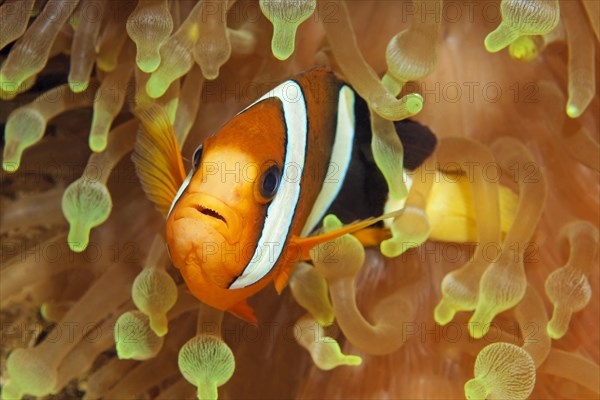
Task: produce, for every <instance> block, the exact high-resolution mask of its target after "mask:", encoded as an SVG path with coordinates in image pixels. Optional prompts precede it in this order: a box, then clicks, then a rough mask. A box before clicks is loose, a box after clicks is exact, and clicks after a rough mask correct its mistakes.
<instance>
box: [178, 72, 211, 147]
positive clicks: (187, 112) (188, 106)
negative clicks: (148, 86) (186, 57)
mask: <svg viewBox="0 0 600 400" xmlns="http://www.w3.org/2000/svg"><path fill="white" fill-rule="evenodd" d="M203 84H204V76H203V75H202V72H201V71H200V68H199V67H198V66H196V65H194V66H192V69H191V70H190V72H189V73H188V74H187V75H186V77H185V80H184V81H183V85H182V87H181V94H180V96H179V103H178V105H177V112H176V114H175V122H174V123H173V131H174V132H175V137H176V138H177V144H178V145H179V148H180V149H181V148H182V147H183V144H184V143H185V139H186V138H187V135H188V133H190V130H191V129H192V126H193V124H194V121H195V120H196V115H197V114H198V109H199V107H200V99H201V98H202V85H203Z"/></svg>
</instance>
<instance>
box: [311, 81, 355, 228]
mask: <svg viewBox="0 0 600 400" xmlns="http://www.w3.org/2000/svg"><path fill="white" fill-rule="evenodd" d="M354 131H355V125H354V92H353V91H352V89H350V88H349V87H348V86H342V88H341V89H340V92H339V100H338V110H337V124H336V129H335V138H334V142H333V147H332V149H331V158H330V159H329V166H328V167H327V174H326V175H325V177H324V180H323V186H322V187H321V191H320V192H319V195H318V196H317V199H316V200H315V204H314V206H313V208H312V210H311V211H310V215H309V216H308V219H307V220H306V223H305V224H304V228H302V232H301V234H300V235H301V236H307V235H308V234H310V233H311V232H312V231H313V229H315V227H316V226H317V225H318V224H319V222H321V219H323V216H324V215H325V213H326V212H327V210H328V209H329V207H331V204H332V203H333V201H334V200H335V198H336V197H337V196H338V194H339V193H340V190H341V189H342V186H343V184H344V180H345V179H346V173H347V172H348V167H349V166H350V160H351V158H352V146H353V144H354Z"/></svg>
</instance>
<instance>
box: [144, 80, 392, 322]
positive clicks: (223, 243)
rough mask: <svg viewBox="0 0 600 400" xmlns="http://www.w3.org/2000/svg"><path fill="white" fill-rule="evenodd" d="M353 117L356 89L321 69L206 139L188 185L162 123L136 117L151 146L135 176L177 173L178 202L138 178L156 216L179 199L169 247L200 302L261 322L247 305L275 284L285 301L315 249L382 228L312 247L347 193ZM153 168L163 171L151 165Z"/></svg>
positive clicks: (166, 126) (148, 116)
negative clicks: (292, 278)
mask: <svg viewBox="0 0 600 400" xmlns="http://www.w3.org/2000/svg"><path fill="white" fill-rule="evenodd" d="M354 109H355V93H354V91H353V90H352V89H351V88H350V87H348V86H347V85H345V84H344V83H343V82H342V81H340V80H339V79H337V78H336V77H335V75H334V74H333V73H331V72H329V71H328V70H326V69H324V68H319V69H314V70H312V71H309V72H307V73H305V74H303V75H300V76H298V77H296V78H295V79H293V80H289V81H286V82H284V83H282V84H281V85H279V86H277V87H276V88H275V89H273V90H272V91H270V92H269V93H267V94H266V95H264V96H263V97H261V98H260V99H258V100H257V101H256V102H254V103H253V104H252V105H250V106H249V107H247V108H246V109H245V110H243V111H241V112H240V113H238V114H237V115H236V116H235V117H234V118H233V119H232V120H230V121H229V122H228V123H227V124H226V125H225V126H223V127H222V128H221V129H220V130H219V131H218V132H217V133H216V134H215V135H213V136H212V137H210V138H208V139H207V140H206V141H205V142H204V143H203V144H202V145H201V146H200V147H199V148H198V150H196V152H195V154H194V160H193V162H194V165H193V168H192V170H191V171H190V173H189V174H188V176H187V178H185V177H184V176H183V174H182V173H181V171H182V170H183V168H182V162H181V158H180V155H179V154H178V152H179V151H178V149H177V145H176V144H174V135H173V133H172V128H171V127H170V126H169V124H168V122H165V118H166V117H165V116H164V115H162V116H161V115H160V113H159V115H157V114H156V113H153V112H146V113H140V115H139V116H140V119H141V120H142V123H143V124H144V127H145V130H144V131H145V132H146V135H147V136H148V138H147V140H148V142H146V145H143V144H142V145H140V146H136V154H135V155H134V161H135V162H136V167H137V168H138V173H140V169H141V168H146V169H148V168H157V169H160V171H161V172H160V173H159V172H158V170H157V171H156V172H155V173H154V174H152V173H149V174H148V175H152V176H157V175H160V174H161V173H163V172H162V171H165V170H169V171H174V172H173V175H174V176H176V177H175V178H173V179H171V181H180V182H182V183H181V186H180V187H179V188H178V190H177V193H176V194H175V193H174V190H175V189H174V188H175V186H177V185H176V184H174V183H173V182H171V183H169V184H166V185H165V186H166V187H167V186H168V189H166V190H162V191H161V190H160V189H158V188H157V187H156V184H155V183H152V182H150V178H148V179H143V178H144V171H141V173H140V176H141V178H142V179H141V180H142V183H143V185H144V189H145V190H146V192H147V193H148V195H149V197H150V198H151V199H153V201H155V202H156V203H157V204H158V205H159V208H161V209H162V210H163V211H164V210H165V209H166V208H167V207H168V206H166V205H165V204H164V203H165V200H164V199H168V198H171V199H173V201H172V204H171V206H170V209H169V212H168V218H167V227H166V239H167V245H168V248H169V252H170V255H171V258H172V261H173V264H174V265H175V266H176V267H177V268H178V269H179V270H180V271H181V273H182V276H183V278H184V280H185V282H186V284H187V286H188V288H189V290H190V291H191V292H192V294H193V295H194V296H196V297H197V298H198V299H200V300H201V301H203V302H205V303H207V304H209V305H210V306H212V307H215V308H217V309H220V310H227V311H229V312H231V313H233V314H235V315H237V316H239V317H241V318H244V319H246V320H249V321H253V322H255V321H256V319H255V317H254V315H253V313H252V310H251V308H250V307H249V306H248V305H247V303H246V299H247V298H248V297H250V296H252V295H253V294H255V293H256V292H258V291H259V290H261V289H263V288H264V287H265V286H267V285H268V284H269V283H270V282H271V281H275V286H276V288H277V290H278V291H279V292H280V291H281V290H282V289H283V288H284V287H285V285H286V284H287V281H288V278H289V275H290V274H291V272H292V270H293V267H294V266H295V264H296V263H297V262H298V261H300V260H301V259H303V258H305V257H306V255H307V252H308V250H309V249H310V247H312V246H314V245H316V244H318V243H319V242H321V241H324V240H329V239H331V238H334V237H336V236H339V235H342V234H344V233H347V232H352V231H356V230H357V229H361V228H364V227H367V226H368V225H371V224H372V223H374V222H376V221H378V220H379V219H377V220H370V221H366V222H362V223H358V224H354V225H351V226H349V227H345V228H343V229H341V230H339V231H336V232H334V233H331V234H327V235H321V236H318V237H312V238H310V237H307V236H308V234H309V233H311V232H312V231H313V230H314V228H315V227H316V226H317V225H318V223H319V222H320V220H321V218H322V217H323V216H324V214H325V212H326V211H327V210H328V209H329V208H330V206H331V205H332V203H333V201H334V200H335V198H336V196H337V195H338V194H339V192H340V190H341V189H342V186H343V185H344V181H345V178H346V174H347V172H348V171H349V168H350V165H351V160H352V154H353V153H352V151H353V143H354V142H355V137H354V135H355V132H354V129H355V125H356V121H355V115H354ZM161 120H162V122H161ZM165 131H167V132H165ZM152 135H154V139H152V138H153V136H152ZM160 135H162V136H160ZM152 140H154V142H156V143H159V142H160V141H162V142H161V143H160V144H157V145H156V146H155V147H156V151H155V153H154V155H152V153H151V151H150V150H148V149H149V148H150V147H151V146H150V145H148V143H150V142H151V141H152ZM166 142H168V143H169V144H168V145H166V144H165V143H166ZM159 148H163V149H164V150H162V151H160V149H159ZM177 157H179V159H178V161H177V162H175V161H171V165H167V164H168V163H169V161H168V160H173V159H175V158H177ZM157 158H160V160H162V164H164V165H161V162H156V161H155V162H152V161H151V159H153V160H156V159H157ZM144 160H145V161H146V165H145V166H143V165H142V164H143V161H144ZM174 164H177V165H174ZM161 168H162V169H161ZM177 175H179V176H177ZM184 178H185V179H184ZM153 196H154V197H153ZM161 199H162V200H161ZM161 201H162V203H163V204H162V205H161ZM380 219H381V218H380Z"/></svg>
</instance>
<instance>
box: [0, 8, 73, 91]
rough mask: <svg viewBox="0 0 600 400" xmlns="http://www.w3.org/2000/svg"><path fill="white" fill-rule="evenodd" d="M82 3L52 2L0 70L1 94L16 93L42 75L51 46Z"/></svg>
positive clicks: (17, 43)
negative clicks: (36, 76)
mask: <svg viewBox="0 0 600 400" xmlns="http://www.w3.org/2000/svg"><path fill="white" fill-rule="evenodd" d="M78 2H79V0H74V1H71V0H50V1H48V2H47V3H46V6H45V7H44V10H43V11H42V12H41V14H40V15H39V16H38V17H37V18H36V19H35V21H33V23H32V24H31V26H30V27H29V29H27V31H26V32H25V34H24V35H23V36H21V38H20V39H19V40H17V42H16V43H15V45H14V46H13V48H12V49H11V51H10V53H9V54H8V58H7V59H6V61H5V62H4V64H3V65H2V68H0V91H2V92H8V93H10V92H15V91H16V90H18V88H19V87H20V86H21V84H22V83H23V82H24V81H25V80H27V79H28V78H30V77H31V76H33V75H36V74H37V73H38V72H40V71H41V70H42V69H43V68H44V66H46V62H47V61H48V56H49V54H50V49H51V48H52V43H54V40H55V39H56V35H57V34H58V32H59V31H60V29H61V27H62V26H63V25H64V23H65V22H66V21H67V19H68V18H69V16H70V15H71V13H72V12H73V10H74V9H75V7H76V6H77V4H78Z"/></svg>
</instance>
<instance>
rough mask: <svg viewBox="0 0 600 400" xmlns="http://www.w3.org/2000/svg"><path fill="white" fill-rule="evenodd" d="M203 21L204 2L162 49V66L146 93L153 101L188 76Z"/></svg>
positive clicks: (153, 73)
mask: <svg viewBox="0 0 600 400" xmlns="http://www.w3.org/2000/svg"><path fill="white" fill-rule="evenodd" d="M201 19H202V2H200V3H198V4H196V5H195V6H194V8H193V9H192V11H191V12H190V14H189V15H188V17H187V18H186V19H185V21H183V23H182V24H181V26H180V27H179V29H177V31H176V32H175V33H174V34H173V35H171V36H170V37H169V39H167V41H166V42H165V43H164V44H163V45H162V46H161V47H160V60H161V61H160V64H159V66H158V68H157V69H156V70H154V71H153V72H152V75H151V76H150V78H149V79H148V82H146V92H147V93H148V96H150V97H151V98H153V99H156V98H159V97H161V96H162V95H164V94H165V93H166V91H167V89H168V88H169V86H170V85H171V83H173V81H175V80H176V79H177V78H180V77H181V76H183V75H184V74H186V73H187V72H188V71H189V70H190V68H192V65H193V64H194V60H193V58H192V53H191V52H192V48H193V47H194V44H195V43H196V41H197V40H198V37H199V34H200V29H199V26H198V21H201Z"/></svg>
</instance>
